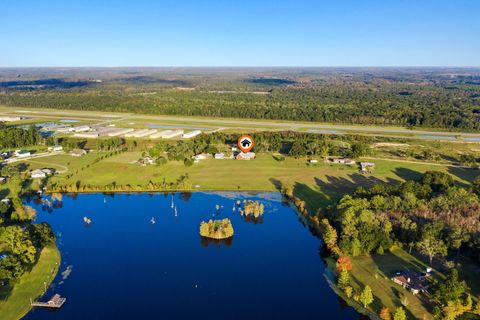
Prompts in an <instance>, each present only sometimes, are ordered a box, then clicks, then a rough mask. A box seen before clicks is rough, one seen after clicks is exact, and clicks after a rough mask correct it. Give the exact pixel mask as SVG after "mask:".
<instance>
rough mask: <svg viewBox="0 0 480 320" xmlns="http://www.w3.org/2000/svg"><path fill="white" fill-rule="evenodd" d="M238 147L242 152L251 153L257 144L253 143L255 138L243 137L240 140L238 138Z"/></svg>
mask: <svg viewBox="0 0 480 320" xmlns="http://www.w3.org/2000/svg"><path fill="white" fill-rule="evenodd" d="M237 144H238V147H239V148H240V150H242V152H244V153H247V152H249V151H250V150H251V149H252V148H253V145H254V144H255V143H254V141H253V138H252V137H251V136H248V135H243V136H241V137H240V138H238V143H237Z"/></svg>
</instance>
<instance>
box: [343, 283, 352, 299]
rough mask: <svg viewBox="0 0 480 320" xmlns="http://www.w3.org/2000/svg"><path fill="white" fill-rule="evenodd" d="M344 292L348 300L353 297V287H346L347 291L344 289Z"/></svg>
mask: <svg viewBox="0 0 480 320" xmlns="http://www.w3.org/2000/svg"><path fill="white" fill-rule="evenodd" d="M343 291H344V292H345V295H346V296H347V298H351V297H352V295H353V288H352V287H351V286H347V287H345V289H343Z"/></svg>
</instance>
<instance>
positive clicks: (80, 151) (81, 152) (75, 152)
mask: <svg viewBox="0 0 480 320" xmlns="http://www.w3.org/2000/svg"><path fill="white" fill-rule="evenodd" d="M70 154H71V155H72V156H74V157H80V156H83V155H85V154H87V151H85V150H83V149H73V150H72V152H71V153H70Z"/></svg>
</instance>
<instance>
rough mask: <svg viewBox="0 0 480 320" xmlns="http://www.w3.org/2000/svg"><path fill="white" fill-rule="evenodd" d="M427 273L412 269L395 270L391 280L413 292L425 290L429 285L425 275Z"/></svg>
mask: <svg viewBox="0 0 480 320" xmlns="http://www.w3.org/2000/svg"><path fill="white" fill-rule="evenodd" d="M428 276H429V273H419V272H413V271H405V272H397V273H396V274H395V276H393V277H392V281H393V282H395V283H397V284H399V285H401V286H402V287H404V288H405V289H407V290H410V291H411V292H412V293H413V294H418V293H420V292H426V291H427V289H428V287H429V282H428V280H427V277H428Z"/></svg>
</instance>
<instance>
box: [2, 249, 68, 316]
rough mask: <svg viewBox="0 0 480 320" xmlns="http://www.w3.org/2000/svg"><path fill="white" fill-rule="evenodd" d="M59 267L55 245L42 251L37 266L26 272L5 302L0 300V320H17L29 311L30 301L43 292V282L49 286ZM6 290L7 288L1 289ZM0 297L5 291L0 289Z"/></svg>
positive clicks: (58, 257) (58, 255)
mask: <svg viewBox="0 0 480 320" xmlns="http://www.w3.org/2000/svg"><path fill="white" fill-rule="evenodd" d="M59 266H60V252H59V251H58V249H57V247H56V246H55V245H51V246H48V247H46V248H44V249H43V250H42V252H41V253H40V257H39V259H38V262H37V264H36V265H35V266H34V267H33V268H32V270H31V271H30V272H26V273H25V274H24V275H23V276H22V277H21V279H20V281H19V283H17V284H15V286H14V288H13V290H12V291H11V292H10V293H9V295H8V296H7V299H6V300H0V319H2V320H17V319H20V318H22V317H23V316H24V315H25V314H27V312H28V311H29V310H30V309H31V307H30V299H32V300H34V299H36V298H37V297H39V296H41V295H42V294H43V293H44V292H45V285H44V282H45V283H47V285H49V284H50V283H51V282H52V280H53V278H54V277H55V275H56V274H57V271H58V268H59ZM3 290H7V288H3ZM0 296H1V297H3V296H5V291H2V289H0Z"/></svg>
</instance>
